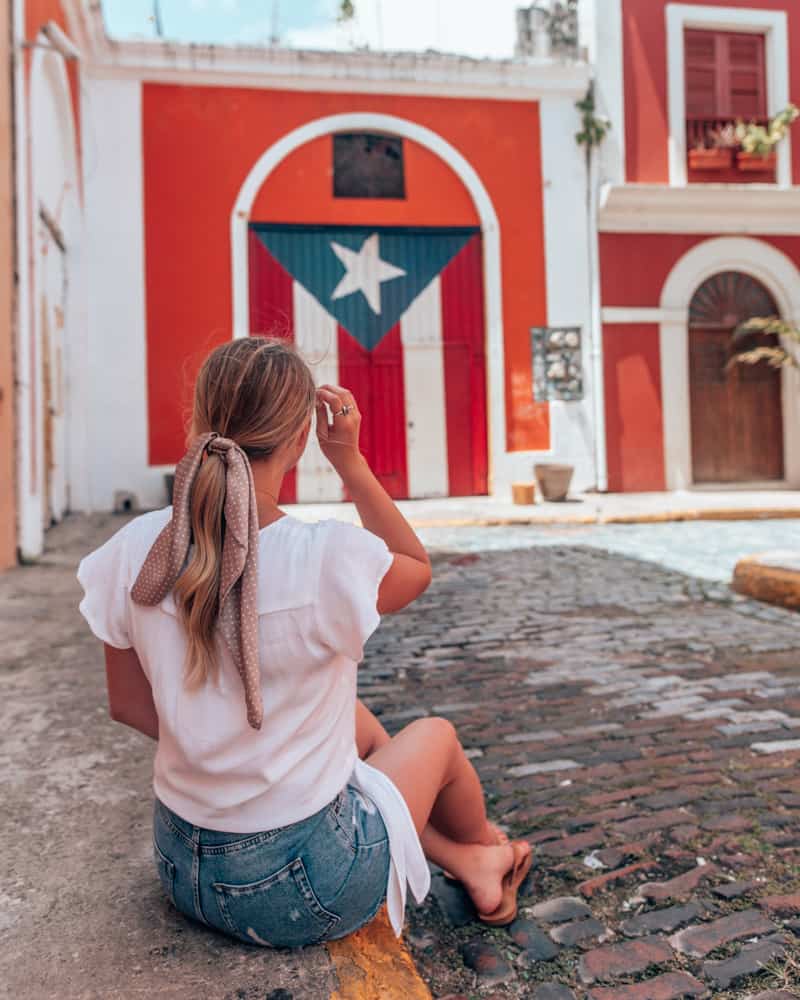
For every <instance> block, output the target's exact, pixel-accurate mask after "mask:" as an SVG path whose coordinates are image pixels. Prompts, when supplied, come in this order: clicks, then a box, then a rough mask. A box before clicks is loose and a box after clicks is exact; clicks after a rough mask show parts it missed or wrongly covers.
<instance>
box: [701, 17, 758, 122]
mask: <svg viewBox="0 0 800 1000" xmlns="http://www.w3.org/2000/svg"><path fill="white" fill-rule="evenodd" d="M684 60H685V65H686V117H687V118H688V119H689V120H692V119H721V120H727V121H735V120H736V119H737V118H744V119H745V120H750V119H752V118H756V119H758V118H765V117H766V115H767V88H766V74H765V67H764V36H763V35H757V34H749V33H745V32H733V31H700V30H697V29H694V28H692V29H687V30H686V33H685V36H684Z"/></svg>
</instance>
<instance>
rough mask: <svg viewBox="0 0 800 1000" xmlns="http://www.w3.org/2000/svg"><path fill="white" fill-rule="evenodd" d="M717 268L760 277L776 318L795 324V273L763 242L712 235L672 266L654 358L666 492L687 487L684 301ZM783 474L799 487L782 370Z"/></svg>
mask: <svg viewBox="0 0 800 1000" xmlns="http://www.w3.org/2000/svg"><path fill="white" fill-rule="evenodd" d="M720 271H741V272H743V273H744V274H749V275H750V276H751V277H753V278H755V279H756V280H757V281H760V282H761V283H762V284H763V285H764V286H765V287H766V288H767V289H769V291H770V292H771V293H772V296H773V297H774V299H775V303H776V305H777V306H778V309H779V310H780V313H781V316H782V317H783V318H784V319H785V320H786V321H787V322H790V323H794V324H798V323H800V271H798V269H797V267H796V266H795V265H794V263H793V262H792V261H791V260H790V259H789V258H788V257H787V256H786V255H785V254H784V253H782V252H781V251H780V250H777V249H776V248H775V247H774V246H771V245H770V244H769V243H766V242H765V241H764V240H758V239H751V238H749V237H717V238H715V239H709V240H705V241H704V242H702V243H698V244H697V246H695V247H693V248H692V249H691V250H689V251H687V253H685V254H684V255H683V257H681V258H680V260H679V261H678V262H677V263H676V264H675V265H674V267H673V268H672V270H671V271H670V273H669V276H668V278H667V280H666V281H665V282H664V287H663V289H662V292H661V302H660V308H661V311H662V316H663V317H664V318H663V319H662V322H661V324H660V338H659V344H660V358H661V399H662V407H663V421H664V472H665V476H666V486H667V489H669V490H677V489H687V488H688V487H690V486H691V485H692V482H693V477H692V443H691V425H690V416H689V303H690V302H691V299H692V296H693V295H694V293H695V291H696V290H697V288H698V287H699V286H700V285H701V284H702V283H703V282H704V281H705V280H706V279H707V278H710V277H712V275H714V274H717V273H719V272H720ZM782 397H783V449H784V476H785V479H786V482H787V483H788V484H789V485H791V486H798V485H800V379H798V375H797V373H796V372H793V371H788V370H786V369H784V371H783V374H782Z"/></svg>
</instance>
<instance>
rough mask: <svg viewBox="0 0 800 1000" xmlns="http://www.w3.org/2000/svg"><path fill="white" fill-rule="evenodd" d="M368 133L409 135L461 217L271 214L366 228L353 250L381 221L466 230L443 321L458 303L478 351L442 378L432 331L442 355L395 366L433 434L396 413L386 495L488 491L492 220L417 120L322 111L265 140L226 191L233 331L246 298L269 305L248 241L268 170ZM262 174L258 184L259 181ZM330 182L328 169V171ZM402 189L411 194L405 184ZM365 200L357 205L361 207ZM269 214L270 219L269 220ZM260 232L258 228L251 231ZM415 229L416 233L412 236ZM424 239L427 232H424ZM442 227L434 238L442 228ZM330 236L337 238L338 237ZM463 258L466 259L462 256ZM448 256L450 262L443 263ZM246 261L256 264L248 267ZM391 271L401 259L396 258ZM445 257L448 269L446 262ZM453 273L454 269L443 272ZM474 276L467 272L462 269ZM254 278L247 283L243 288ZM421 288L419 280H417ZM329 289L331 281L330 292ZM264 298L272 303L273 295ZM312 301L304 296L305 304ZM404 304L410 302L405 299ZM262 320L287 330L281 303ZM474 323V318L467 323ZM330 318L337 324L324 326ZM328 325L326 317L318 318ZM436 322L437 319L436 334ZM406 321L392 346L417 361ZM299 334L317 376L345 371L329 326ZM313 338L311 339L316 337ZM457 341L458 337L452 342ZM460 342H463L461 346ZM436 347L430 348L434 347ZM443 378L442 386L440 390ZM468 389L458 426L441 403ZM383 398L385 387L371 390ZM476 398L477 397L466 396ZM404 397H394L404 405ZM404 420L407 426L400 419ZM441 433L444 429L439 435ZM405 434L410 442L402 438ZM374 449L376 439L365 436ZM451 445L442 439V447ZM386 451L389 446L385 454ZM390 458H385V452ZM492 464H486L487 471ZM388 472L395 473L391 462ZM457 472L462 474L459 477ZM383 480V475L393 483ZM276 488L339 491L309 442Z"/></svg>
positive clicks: (500, 437)
mask: <svg viewBox="0 0 800 1000" xmlns="http://www.w3.org/2000/svg"><path fill="white" fill-rule="evenodd" d="M362 130H364V131H369V132H374V133H378V134H381V133H383V134H385V135H388V136H397V137H402V138H403V139H405V140H408V141H409V143H411V144H415V145H417V146H419V147H420V148H422V149H423V150H426V151H428V152H429V153H430V154H432V155H433V157H434V158H435V159H436V160H438V161H439V163H440V164H441V166H442V169H444V170H446V172H448V173H449V174H451V175H452V176H453V177H454V178H456V179H457V180H458V182H459V183H460V184H461V185H463V190H464V192H465V193H466V196H467V203H468V204H469V205H470V206H471V208H470V213H471V218H470V220H460V219H449V220H448V221H446V222H445V221H444V220H443V219H441V218H437V219H435V220H434V219H427V218H419V217H417V216H416V215H415V216H414V217H413V218H400V215H401V214H402V215H405V214H406V213H405V212H402V213H396V212H395V213H390V212H389V211H388V209H391V207H392V204H394V206H395V207H396V208H397V207H399V206H402V204H403V202H402V200H393V199H386V201H387V216H388V215H390V214H391V215H392V218H391V219H389V218H388V217H387V218H384V217H383V213H381V217H380V218H377V217H374V216H372V213H370V217H369V218H365V217H364V216H363V213H361V212H355V213H351V214H350V216H349V217H348V218H340V217H338V216H337V218H335V219H333V218H330V219H329V218H326V219H323V218H321V217H318V218H315V219H310V218H308V219H304V220H303V223H301V221H300V220H299V219H296V218H295V219H287V218H282V219H281V221H282V223H283V224H284V225H291V224H292V223H294V225H295V227H296V226H297V225H300V224H307V225H316V226H317V228H319V226H321V225H324V224H330V225H333V224H336V225H338V226H339V227H340V228H341V227H346V226H350V227H351V230H352V231H353V234H354V235H355V230H356V229H358V228H359V227H362V228H363V227H364V226H366V227H367V228H368V229H369V235H368V236H366V237H364V234H363V233H362V234H359V238H362V237H364V241H363V242H362V243H361V247H352V248H351V249H354V250H356V251H357V250H359V249H361V248H363V246H364V243H365V242H366V241H367V239H369V238H370V237H371V236H374V235H375V233H376V232H377V233H378V242H379V244H380V242H381V233H380V228H381V227H384V226H387V225H388V226H390V227H391V226H395V227H398V228H399V229H403V230H405V232H406V233H408V234H410V235H413V233H412V230H414V229H417V230H422V229H425V228H433V229H436V228H443V229H446V228H453V229H456V230H458V229H460V230H462V231H464V229H465V228H472V229H474V233H473V235H472V238H471V243H470V244H468V245H466V246H465V248H464V250H462V254H461V257H463V258H464V259H460V260H458V261H457V264H468V263H469V264H470V269H472V265H473V264H474V266H475V267H476V268H477V269H478V272H479V273H480V280H476V281H472V282H470V283H469V291H470V295H469V296H468V297H467V298H465V297H463V296H457V297H451V305H452V306H453V308H452V309H450V313H451V314H452V316H453V317H457V316H458V314H459V313H460V312H461V311H463V310H464V309H467V310H468V312H469V319H470V321H471V333H470V338H469V339H470V342H471V343H476V342H477V341H478V339H479V340H480V344H481V350H480V356H479V357H478V356H477V354H476V355H473V361H474V362H475V363H474V364H470V366H469V370H467V369H466V368H465V367H464V365H463V364H460V365H459V367H460V375H461V376H462V377H461V378H460V379H450V378H449V376H448V370H451V366H450V365H449V363H448V362H449V360H450V359H451V358H452V360H454V361H456V360H457V359H458V354H459V351H458V350H454V349H453V347H452V346H451V345H450V344H449V341H447V343H446V342H445V341H446V340H447V338H446V337H445V336H444V335H443V336H442V337H440V338H435V339H436V344H434V345H433V346H434V349H436V348H437V347H438V348H439V351H440V354H441V363H439V361H437V363H435V364H434V365H430V364H427V363H426V364H424V366H423V365H421V364H420V365H414V364H409V365H408V366H404V372H403V389H404V392H405V391H406V390H407V389H409V388H410V389H413V390H414V391H415V392H416V393H417V395H418V396H420V397H421V396H424V395H426V393H427V394H428V395H427V398H428V399H429V400H430V401H431V402H432V403H434V404H436V406H437V417H438V419H437V422H436V430H435V432H434V433H430V432H429V430H428V428H429V427H430V422H428V423H426V422H425V421H422V422H420V421H417V420H414V419H413V418H411V419H409V418H408V417H406V428H405V432H404V433H405V436H406V463H407V468H406V476H405V478H406V487H405V489H403V490H401V491H398V492H397V495H402V493H406V495H408V496H436V495H444V494H449V495H460V494H465V493H487V492H488V491H489V484H490V482H491V481H492V477H493V476H495V477H496V476H498V475H499V474H500V475H501V476H502V475H504V472H500V473H499V472H498V469H499V468H500V469H504V466H502V460H503V459H504V458H505V457H506V439H505V433H506V431H505V419H504V414H505V409H506V404H505V363H504V354H505V352H504V342H503V318H502V297H501V280H500V227H499V223H498V219H497V213H496V212H495V209H494V206H493V204H492V201H491V198H490V196H489V193H488V191H487V189H486V188H485V186H484V184H483V182H482V180H481V179H480V177H479V175H478V174H477V172H476V171H475V169H474V167H472V165H471V164H470V163H469V162H468V161H467V160H466V159H465V158H464V156H462V154H461V153H459V152H458V150H457V149H456V148H455V147H454V146H452V145H451V144H450V143H449V142H448V141H447V140H446V139H444V138H443V137H442V136H441V135H439V134H438V133H436V132H434V131H432V130H431V129H429V128H427V127H425V126H423V125H420V124H418V123H417V122H414V121H411V120H408V119H405V118H401V117H398V116H395V115H388V114H381V113H378V112H347V113H342V114H334V115H328V116H325V117H322V118H318V119H315V120H313V121H310V122H308V123H306V124H304V125H301V126H299V127H298V128H296V129H294V130H293V131H292V132H290V133H288V134H287V135H285V136H283V137H282V138H281V139H279V140H278V141H277V142H275V143H273V145H271V146H270V147H269V148H267V149H266V150H265V151H264V153H263V154H262V155H261V157H260V158H259V159H258V161H257V162H256V163H255V164H254V165H253V167H252V169H251V170H250V172H249V174H248V175H247V177H246V178H245V180H244V182H243V184H242V186H241V188H240V190H239V194H238V195H237V198H236V201H235V203H234V205H233V207H232V210H231V216H230V227H231V271H232V293H233V294H232V306H233V331H234V336H237V337H240V336H246V335H247V334H248V333H250V332H256V331H257V330H258V329H259V327H258V326H256V328H255V329H254V327H253V312H254V299H255V300H256V301H257V302H258V303H259V305H258V307H257V311H258V312H259V313H260V314H261V316H262V319H263V316H264V314H265V313H266V314H267V319H269V316H268V313H269V309H264V307H263V303H264V302H265V301H266V299H265V297H264V296H263V295H262V294H260V292H259V291H258V288H257V286H258V285H259V284H261V283H262V282H263V281H264V272H263V270H262V269H261V268H260V267H259V266H258V265H256V264H255V258H256V257H257V256H258V255H260V253H261V250H260V248H259V247H258V246H257V245H256V250H257V251H258V253H254V239H256V238H257V237H256V236H255V233H256V231H257V229H256V227H257V226H258V224H259V223H261V224H262V225H263V224H264V223H268V222H269V221H270V216H271V215H272V213H269V212H266V213H265V212H264V211H261V210H260V207H261V206H259V204H258V202H259V199H260V197H261V195H262V194H263V192H264V191H265V190H269V189H271V188H273V182H274V180H275V175H276V174H277V172H278V171H279V169H280V168H281V167H282V166H283V165H285V163H286V161H287V160H288V159H289V158H290V157H292V156H293V155H294V154H295V153H296V152H297V151H299V150H301V149H304V148H305V147H307V146H311V145H312V144H313V143H314V142H315V141H316V140H318V139H320V138H326V140H327V138H328V137H331V136H333V135H335V134H337V133H342V132H353V131H362ZM268 181H269V183H268ZM327 183H328V185H329V186H330V177H328V179H327ZM413 189H414V190H415V191H417V192H418V193H426V195H427V201H428V203H429V204H433V205H435V206H437V211H436V212H435V213H434V214H436V215H437V216H440V215H441V214H442V213H441V211H439V209H442V208H443V207H448V208H449V206H450V205H451V199H450V198H446V199H440V198H438V192H437V191H436V190H435V189H434V188H431V187H429V186H428V185H427V184H425V183H422V184H415V185H414V186H413ZM408 193H409V195H411V194H413V192H412V190H411V189H409V192H408ZM354 201H355V206H356V208H358V207H359V205H358V201H359V200H358V199H354ZM298 205H299V206H300V207H307V199H306V198H304V199H301V200H298V199H296V198H295V199H294V200H293V201H292V202H291V207H292V209H293V210H294V208H295V207H297V206H298ZM364 205H365V203H364V202H362V203H361V208H362V209H363V207H364ZM273 221H276V220H273ZM262 231H263V230H262ZM420 235H421V233H420ZM431 235H433V234H431ZM442 235H444V234H442ZM337 242H340V243H341V242H342V241H341V240H338V241H337ZM470 258H471V260H472V262H471V263H470V260H469V259H470ZM451 263H452V262H451ZM254 265H255V266H254ZM395 266H400V267H402V266H403V265H402V264H400V265H395ZM449 267H450V265H448V268H449ZM451 270H452V271H455V270H456V269H455V268H451ZM473 273H474V272H473ZM254 286H256V287H255V288H254ZM428 288H430V285H429V286H428ZM295 290H297V292H298V296H297V302H296V303H295V301H294V291H295ZM334 290H335V289H334ZM426 292H427V288H426V289H423V290H422V293H421V294H420V295H419V296H418V299H419V300H423V301H419V302H418V305H419V307H420V309H419V312H422V311H424V310H423V308H422V307H423V306H427V307H429V308H430V310H431V312H432V313H436V312H437V310H436V309H435V305H436V294H435V290H434V292H432V293H431V294H430V295H427V296H426V295H425V293H426ZM292 297H293V301H292V314H291V318H292V319H293V318H294V316H295V313H294V309H295V306H297V307H298V308H299V310H300V311H301V312H302V311H303V310H304V309H305V307H306V306H307V305H309V297H308V296H306V295H304V294H303V291H302V288H298V289H294V288H293V290H292ZM275 302H276V303H277V302H278V298H277V297H276V299H275ZM312 305H313V303H312ZM440 305H441V312H442V313H443V312H444V308H445V306H444V300H443V299H442V298H441V296H440ZM408 312H412V313H413V312H417V311H416V310H414V303H412V304H411V309H409V310H407V313H408ZM272 318H273V324H272V326H273V328H274V327H275V326H276V325H277V326H278V327H280V326H281V325H282V324H283V325H288V326H294V323H288V322H287V321H288V320H289V318H290V315H289V313H288V310H286V309H282V310H281V309H279V310H278V314H277V315H273V317H272ZM410 318H411V319H412V320H420V319H422V317H421V316H420V315H412V316H411V317H410ZM478 319H479V320H480V322H479V323H478V322H476V321H477V320H478ZM334 325H336V324H334ZM328 326H330V324H328ZM445 326H447V324H446V323H444V321H443V324H442V329H443V330H444V328H445ZM407 327H408V328H409V329H407V330H406V332H405V334H404V333H403V331H402V330H401V341H402V342H403V349H404V354H405V355H407V358H408V360H409V361H411V359H412V358H414V357H416V358H417V360H419V361H420V362H421V361H422V357H423V353H424V352H423V349H427V348H428V344H427V340H428V333H427V332H426V331H428V330H429V329H430V324H428V323H426V322H425V321H424V320H423V321H422V322H418V324H417V331H418V336H417V335H416V334H415V332H414V330H413V329H412V325H411V324H407ZM303 329H304V330H307V331H308V332H309V341H310V343H308V344H305V345H304V347H305V348H306V349H310V348H313V349H314V350H316V348H317V346H318V345H319V346H322V347H323V348H324V350H323V351H320V353H319V354H318V355H317V356H318V357H319V362H318V364H317V365H316V371H317V380H318V381H323V377H324V376H328V375H329V376H330V377H329V378H328V380H329V381H339V379H340V378H341V376H342V375H345V376H346V374H347V373H346V372H342V371H341V370H340V367H339V364H340V358H339V357H338V356H336V355H334V352H333V351H332V350H331V349H330V348H331V346H332V345H334V344H337V346H338V332H337V331H335V330H333V331H332V330H331V329H326V324H323V323H321V322H319V323H313V322H312V323H306V324H305V325H304V326H303ZM318 334H319V337H318V336H317V335H318ZM386 344H387V348H388V347H389V346H391V341H386ZM456 346H457V347H458V345H456ZM409 347H410V348H412V349H416V348H417V347H418V348H420V350H413V353H412V352H410V351H406V348H409ZM462 347H463V345H462ZM434 352H435V350H434ZM461 353H463V351H462V352H461ZM421 367H422V368H423V375H424V378H420V379H418V378H416V377H415V375H416V371H417V370H419V369H420V368H421ZM440 376H442V377H443V378H444V381H445V386H446V390H445V393H444V394H443V393H442V392H440V391H437V392H435V393H428V385H429V382H430V379H431V378H432V377H433V378H435V380H436V383H437V385H438V383H439V382H441V380H442V378H441V377H440ZM448 384H449V388H448V387H447V386H448ZM466 390H468V391H469V396H470V410H469V411H466V412H469V422H468V423H467V424H466V425H465V421H464V413H465V410H464V405H463V404H464V400H463V398H462V399H461V405H460V406H455V407H449V406H448V402H447V400H448V399H452V400H458V399H459V397H460V396H462V393H463V392H464V391H466ZM382 395H384V396H385V397H386V398H389V396H388V394H386V393H382ZM476 400H479V401H480V403H481V405H477V404H476ZM404 405H405V401H404ZM409 424H410V426H409ZM443 430H444V433H442V432H443ZM410 441H412V447H409V442H410ZM443 441H446V445H447V455H446V457H445V456H444V454H443V449H442V443H443ZM376 445H377V442H376ZM451 445H452V447H451ZM467 445H469V448H470V451H471V454H470V458H469V460H467V461H465V460H464V456H463V450H464V449H465V448H466V447H467ZM395 454H397V452H396V451H395ZM390 462H391V464H393V465H394V464H396V463H395V462H394V461H393V460H391V459H390ZM490 462H491V468H490V467H489V465H490ZM390 471H391V472H394V470H390ZM434 474H437V475H438V479H439V482H438V483H437V484H434V483H433V482H432V479H433V475H434ZM467 477H471V481H470V482H467V481H466V480H467ZM383 478H384V480H385V482H386V483H387V485H388V486H390V487H392V488H394V487H396V486H397V478H398V477H396V476H395V475H391V476H385V477H383ZM391 480H394V482H392V481H391ZM285 486H286V487H287V489H286V494H287V495H286V496H283V497H282V499H283V500H284V501H285V502H289V501H290V500H292V499H297V500H300V501H305V500H309V501H314V500H329V499H330V500H338V499H342V493H341V486H340V484H339V483H338V482H336V477H335V476H331V475H330V474H329V473H328V469H327V468H326V467H325V465H324V463H322V462H320V463H317V462H316V460H315V454H314V446H313V442H312V443H311V444H310V446H309V448H308V449H307V452H306V455H305V456H304V458H303V461H301V463H300V464H299V466H298V468H297V470H296V473H290V474H289V475H288V476H287V478H286V481H285Z"/></svg>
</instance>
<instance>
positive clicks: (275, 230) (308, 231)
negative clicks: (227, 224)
mask: <svg viewBox="0 0 800 1000" xmlns="http://www.w3.org/2000/svg"><path fill="white" fill-rule="evenodd" d="M253 228H254V230H255V232H256V235H257V236H258V238H259V240H260V241H261V242H262V243H263V245H264V246H265V247H266V249H267V250H268V251H269V252H270V253H271V254H272V255H273V257H275V258H276V259H277V260H278V262H279V263H280V264H281V265H282V266H283V267H284V268H285V269H286V270H287V271H288V272H289V274H291V276H292V278H293V279H294V280H295V281H299V282H300V284H302V285H303V286H304V287H305V288H306V290H307V291H308V292H310V293H311V295H313V296H314V298H315V299H316V300H317V301H318V302H319V304H320V305H321V306H322V307H323V309H326V310H327V311H328V312H329V313H330V314H331V315H332V316H333V317H334V318H335V319H336V321H337V322H338V323H339V324H341V326H343V327H344V328H345V329H346V330H347V331H348V333H350V334H351V335H352V336H353V337H354V338H355V339H356V340H357V341H358V342H359V343H360V344H361V346H362V347H364V348H365V349H366V350H368V351H371V350H372V349H373V347H375V346H376V345H377V344H378V343H380V341H381V339H382V338H383V336H384V335H385V334H387V333H388V332H389V330H391V328H392V327H393V326H394V325H395V324H396V323H397V322H398V321H399V319H400V318H401V316H402V315H403V313H404V312H405V311H406V310H407V309H408V307H409V306H410V305H411V303H412V302H413V301H414V299H416V297H417V296H418V295H419V294H420V292H422V291H423V290H424V289H425V288H426V287H427V286H428V285H429V284H430V283H431V281H433V279H434V278H435V277H436V275H437V274H439V273H440V272H441V271H442V270H443V269H444V268H445V267H446V266H447V265H448V264H449V263H450V261H451V260H452V259H453V257H455V256H456V254H457V253H458V252H459V251H460V250H461V249H462V248H463V247H464V246H465V245H466V243H467V242H468V241H469V240H470V239H471V237H472V236H474V235H475V233H476V232H478V230H477V229H475V228H469V229H467V228H463V229H396V228H394V229H390V228H382V227H380V226H378V227H366V226H346V227H344V226H338V227H337V226H295V227H292V226H262V225H259V226H254V227H253Z"/></svg>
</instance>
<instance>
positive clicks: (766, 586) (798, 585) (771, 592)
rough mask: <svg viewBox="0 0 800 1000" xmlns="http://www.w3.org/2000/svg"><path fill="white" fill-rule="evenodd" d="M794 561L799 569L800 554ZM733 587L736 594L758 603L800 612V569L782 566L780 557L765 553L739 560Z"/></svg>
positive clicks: (734, 573)
mask: <svg viewBox="0 0 800 1000" xmlns="http://www.w3.org/2000/svg"><path fill="white" fill-rule="evenodd" d="M787 555H788V554H787ZM795 559H796V561H797V563H798V566H800V553H798V554H797V556H796V557H795ZM787 561H788V560H787ZM731 586H732V588H733V589H734V590H735V591H736V592H737V593H739V594H744V595H745V596H747V597H754V598H755V599H756V600H757V601H764V602H766V603H767V604H777V605H779V606H780V607H782V608H789V609H790V610H792V611H797V610H800V569H789V568H788V567H786V566H781V565H780V557H779V556H776V555H772V556H770V555H769V554H767V553H764V554H762V555H754V556H747V557H745V558H744V559H740V560H739V562H738V563H737V564H736V567H735V569H734V571H733V581H732V582H731Z"/></svg>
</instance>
